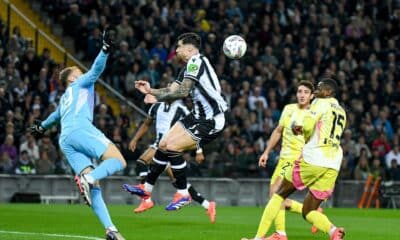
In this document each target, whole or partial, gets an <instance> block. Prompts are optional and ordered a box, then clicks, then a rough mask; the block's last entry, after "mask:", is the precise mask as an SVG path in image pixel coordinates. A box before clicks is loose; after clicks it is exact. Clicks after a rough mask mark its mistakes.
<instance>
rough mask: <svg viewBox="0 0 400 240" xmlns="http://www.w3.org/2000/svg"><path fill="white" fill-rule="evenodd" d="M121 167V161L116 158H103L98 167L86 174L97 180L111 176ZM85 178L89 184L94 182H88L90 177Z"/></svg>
mask: <svg viewBox="0 0 400 240" xmlns="http://www.w3.org/2000/svg"><path fill="white" fill-rule="evenodd" d="M122 169H124V166H123V165H122V162H121V161H120V160H118V159H116V158H112V159H107V160H104V161H103V162H102V163H101V164H100V165H99V166H98V167H96V168H95V169H94V170H93V171H91V172H90V173H89V174H87V175H88V176H91V177H93V180H94V181H98V180H101V179H103V178H105V177H108V176H111V175H113V174H114V173H115V172H118V171H121V170H122ZM87 179H88V182H89V183H90V184H93V183H94V182H90V180H89V179H90V177H89V178H87Z"/></svg>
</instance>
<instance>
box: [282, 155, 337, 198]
mask: <svg viewBox="0 0 400 240" xmlns="http://www.w3.org/2000/svg"><path fill="white" fill-rule="evenodd" d="M337 176H338V171H336V170H335V169H332V168H325V167H319V166H315V165H312V164H309V163H306V162H305V161H304V159H303V158H300V159H298V160H296V161H295V162H294V165H293V170H292V171H286V173H285V178H286V179H287V180H288V181H290V182H292V183H293V185H294V186H295V187H296V189H298V190H303V189H304V188H306V187H308V188H309V189H310V192H311V193H312V195H313V196H314V197H315V198H317V199H320V200H325V199H328V198H329V197H330V196H331V195H332V192H333V189H334V188H335V181H336V178H337Z"/></svg>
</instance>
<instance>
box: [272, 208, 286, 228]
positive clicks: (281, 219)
mask: <svg viewBox="0 0 400 240" xmlns="http://www.w3.org/2000/svg"><path fill="white" fill-rule="evenodd" d="M274 222H275V230H276V231H277V232H285V231H286V229H285V210H284V209H281V210H279V212H278V215H276V217H275V220H274Z"/></svg>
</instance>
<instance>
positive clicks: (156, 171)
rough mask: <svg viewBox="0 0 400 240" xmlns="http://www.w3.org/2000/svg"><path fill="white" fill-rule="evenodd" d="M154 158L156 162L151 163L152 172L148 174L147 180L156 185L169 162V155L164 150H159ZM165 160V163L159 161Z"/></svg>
mask: <svg viewBox="0 0 400 240" xmlns="http://www.w3.org/2000/svg"><path fill="white" fill-rule="evenodd" d="M154 160H155V161H154V164H151V165H150V172H149V173H148V174H147V177H146V182H148V183H150V184H151V185H154V184H155V183H156V181H157V179H158V177H159V176H160V175H161V173H162V172H164V170H165V166H166V165H167V162H168V156H167V155H166V154H165V153H164V152H163V151H161V150H157V151H156V154H155V155H154ZM164 161H165V164H160V163H158V162H161V163H162V162H164Z"/></svg>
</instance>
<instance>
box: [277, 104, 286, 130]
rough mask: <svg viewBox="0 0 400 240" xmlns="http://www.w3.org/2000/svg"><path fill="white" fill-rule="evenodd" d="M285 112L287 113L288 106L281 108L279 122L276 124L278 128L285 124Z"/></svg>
mask: <svg viewBox="0 0 400 240" xmlns="http://www.w3.org/2000/svg"><path fill="white" fill-rule="evenodd" d="M287 112H288V106H285V107H284V108H283V111H282V114H281V116H280V118H279V122H278V126H279V127H283V125H284V124H285V117H286V114H287Z"/></svg>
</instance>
